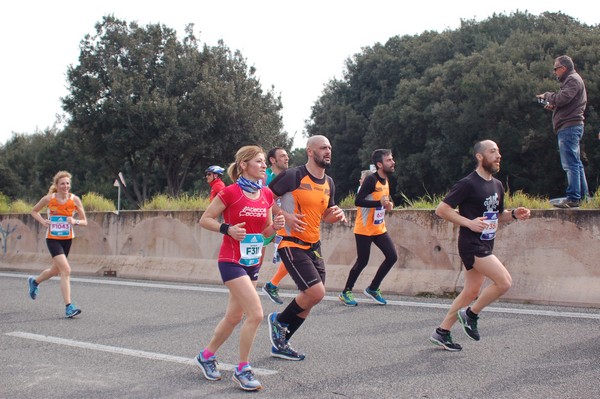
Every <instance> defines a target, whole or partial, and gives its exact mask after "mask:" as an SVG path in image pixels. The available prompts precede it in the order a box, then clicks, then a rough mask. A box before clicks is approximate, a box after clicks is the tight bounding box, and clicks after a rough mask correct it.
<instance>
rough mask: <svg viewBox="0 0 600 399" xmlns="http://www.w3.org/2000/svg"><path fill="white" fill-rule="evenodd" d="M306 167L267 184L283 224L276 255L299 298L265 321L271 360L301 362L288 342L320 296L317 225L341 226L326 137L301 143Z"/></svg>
mask: <svg viewBox="0 0 600 399" xmlns="http://www.w3.org/2000/svg"><path fill="white" fill-rule="evenodd" d="M306 154H307V157H308V162H307V163H306V165H302V166H299V167H296V168H291V169H288V170H286V171H284V172H281V173H280V174H278V175H277V177H276V178H275V179H274V180H273V181H272V182H271V183H270V184H269V188H270V189H271V190H272V191H273V193H274V194H275V196H276V197H281V209H282V211H283V213H284V216H285V217H286V225H285V227H284V228H283V229H281V230H280V231H279V232H278V234H279V235H280V236H282V240H281V242H280V243H279V246H278V248H277V252H278V253H279V256H280V257H281V260H282V262H283V263H284V265H285V267H286V269H287V271H288V273H289V274H290V276H291V277H292V279H293V280H294V282H295V283H296V285H297V286H298V289H299V290H300V293H299V294H298V295H297V296H296V298H294V300H293V301H292V302H291V303H290V304H289V305H288V306H287V307H286V308H285V310H284V311H283V312H281V313H276V312H274V313H271V314H270V315H269V317H268V320H269V330H270V338H271V343H272V344H273V347H272V348H271V355H272V356H274V357H280V358H283V359H288V360H302V359H304V357H305V355H304V354H300V353H298V352H296V351H295V350H294V349H292V347H291V346H290V345H289V343H288V341H289V339H290V338H291V337H292V335H293V334H294V333H295V332H296V331H297V330H298V328H300V326H301V325H302V323H304V320H306V318H307V317H308V314H309V313H310V310H311V309H312V308H313V307H314V306H315V305H316V304H318V303H319V302H321V300H322V299H323V297H324V296H325V263H324V262H323V258H322V256H321V242H320V239H321V230H320V227H321V221H324V222H327V223H335V222H339V221H343V222H345V221H346V217H345V216H344V211H343V210H342V209H340V208H339V207H338V206H337V205H335V202H334V196H335V186H334V184H333V180H332V179H331V177H329V176H327V175H326V174H325V169H326V168H327V167H329V166H330V165H331V144H330V143H329V140H328V139H327V138H326V137H325V136H312V137H310V138H309V139H308V141H307V143H306Z"/></svg>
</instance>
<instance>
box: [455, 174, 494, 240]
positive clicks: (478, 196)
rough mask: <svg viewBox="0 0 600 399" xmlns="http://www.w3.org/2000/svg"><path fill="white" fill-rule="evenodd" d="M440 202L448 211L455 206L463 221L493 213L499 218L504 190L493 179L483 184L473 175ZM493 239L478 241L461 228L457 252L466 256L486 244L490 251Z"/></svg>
mask: <svg viewBox="0 0 600 399" xmlns="http://www.w3.org/2000/svg"><path fill="white" fill-rule="evenodd" d="M443 201H444V202H445V203H446V204H448V205H449V206H451V207H452V208H456V207H457V206H458V213H459V214H460V215H461V216H464V217H466V218H467V219H471V220H472V219H475V218H477V217H481V216H484V212H497V215H498V216H499V215H500V214H502V212H504V187H503V186H502V183H501V182H500V180H498V179H496V178H492V180H485V179H483V178H482V177H481V176H479V174H477V172H475V171H473V172H472V173H470V174H469V175H467V176H466V177H464V178H462V179H461V180H459V181H458V182H457V183H456V184H455V185H454V186H453V187H452V189H451V190H450V192H449V193H448V194H447V195H446V196H445V197H444V199H443ZM493 236H495V234H492V237H486V238H484V239H482V233H476V232H474V231H471V230H470V229H469V228H467V227H462V226H461V227H460V231H459V233H458V248H459V250H461V251H466V252H469V251H474V250H476V249H477V248H479V247H481V245H482V244H487V245H488V246H489V247H490V249H491V248H492V247H493V245H494V240H493Z"/></svg>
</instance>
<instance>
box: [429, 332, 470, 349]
mask: <svg viewBox="0 0 600 399" xmlns="http://www.w3.org/2000/svg"><path fill="white" fill-rule="evenodd" d="M429 341H431V343H433V344H435V345H439V346H442V347H443V348H444V349H446V350H447V351H450V352H458V351H460V350H462V346H460V345H459V344H455V343H454V342H452V335H451V334H450V333H449V332H448V334H440V333H438V332H437V330H436V331H434V332H433V334H431V337H429Z"/></svg>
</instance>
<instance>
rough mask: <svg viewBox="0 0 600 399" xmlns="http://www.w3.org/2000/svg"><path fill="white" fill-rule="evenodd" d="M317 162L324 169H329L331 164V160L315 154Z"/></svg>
mask: <svg viewBox="0 0 600 399" xmlns="http://www.w3.org/2000/svg"><path fill="white" fill-rule="evenodd" d="M314 159H315V163H316V164H317V165H318V166H319V167H320V168H323V169H327V168H329V167H330V166H331V161H326V160H325V158H321V157H316V156H315V158H314Z"/></svg>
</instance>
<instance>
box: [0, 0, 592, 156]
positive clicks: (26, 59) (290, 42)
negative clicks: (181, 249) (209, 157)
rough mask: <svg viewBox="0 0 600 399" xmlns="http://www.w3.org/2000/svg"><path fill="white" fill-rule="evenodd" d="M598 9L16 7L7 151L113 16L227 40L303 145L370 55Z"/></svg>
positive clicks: (1, 77)
mask: <svg viewBox="0 0 600 399" xmlns="http://www.w3.org/2000/svg"><path fill="white" fill-rule="evenodd" d="M592 4H594V3H589V2H588V3H585V2H582V1H565V0H561V1H554V0H549V1H539V0H538V1H531V0H521V1H513V0H506V1H499V2H491V1H482V0H478V1H470V0H469V1H460V0H458V1H447V0H445V1H439V0H434V1H401V0H385V1H383V0H371V1H369V2H366V1H356V0H319V1H316V0H304V1H301V2H296V3H292V2H286V1H282V0H278V1H270V0H269V1H261V0H255V1H248V0H231V1H227V0H211V1H203V0H196V1H187V0H186V1H180V0H168V1H165V0H162V1H155V0H145V1H133V0H118V1H113V0H103V1H81V0H79V1H66V0H56V1H52V2H50V1H37V0H36V1H10V2H5V4H4V5H3V7H2V9H3V12H2V14H3V16H4V18H3V19H2V23H1V24H0V37H2V43H1V44H0V46H1V50H2V51H1V54H2V59H1V62H0V93H1V103H0V110H1V112H2V114H1V116H0V144H4V143H5V142H6V141H7V140H8V139H9V138H10V137H11V136H12V133H13V132H17V133H33V132H35V131H36V130H38V131H41V130H44V129H45V128H47V127H50V126H52V125H53V124H54V122H55V121H56V115H57V114H61V113H62V108H61V103H60V98H61V97H64V96H66V95H67V90H66V79H65V75H66V70H67V66H68V65H71V64H76V63H77V58H78V55H79V42H80V41H81V39H82V38H83V37H84V36H85V35H86V34H88V33H90V34H93V33H94V25H95V24H96V23H97V22H99V21H101V19H102V17H103V16H105V15H108V14H113V15H114V16H115V17H117V18H119V19H123V20H126V21H128V22H131V21H137V22H138V23H139V24H141V25H147V24H149V23H161V24H164V25H166V26H168V27H169V28H172V29H174V30H176V31H177V33H178V35H179V36H180V37H181V36H182V35H183V34H184V28H185V26H186V25H187V24H188V23H193V24H194V25H195V31H196V32H200V34H199V35H197V36H198V37H199V39H200V41H201V42H202V43H206V44H208V45H215V44H216V43H217V41H218V40H219V39H223V41H224V42H225V45H227V46H228V47H229V48H230V49H232V50H240V51H241V52H242V55H243V56H244V58H246V60H247V64H248V65H253V66H254V67H256V69H257V75H258V76H259V78H260V80H261V83H262V85H263V88H264V89H269V88H270V87H271V85H273V86H274V87H275V91H276V92H277V93H280V94H281V97H282V101H283V113H282V115H283V122H284V126H285V129H286V130H287V132H288V133H289V134H290V135H292V136H294V138H295V146H303V145H304V143H305V139H304V138H303V137H302V131H303V129H304V122H305V120H306V119H308V118H309V116H310V108H311V106H312V104H313V103H314V102H315V100H316V99H317V98H318V97H319V95H320V94H321V92H322V90H323V87H324V85H325V84H326V83H327V82H328V81H329V80H330V79H332V78H334V77H337V78H339V77H341V76H342V72H343V70H344V62H345V60H346V59H347V58H348V57H351V56H352V55H353V54H356V53H359V52H361V49H362V48H363V47H367V46H372V45H374V44H375V43H377V42H380V43H385V42H386V41H387V40H388V39H389V38H390V37H392V36H395V35H406V34H408V35H414V34H420V33H422V32H423V31H426V30H436V31H443V30H445V29H456V28H458V27H459V25H460V20H461V19H463V20H464V19H475V20H478V21H481V20H483V19H486V18H488V17H490V16H491V15H492V14H493V13H505V14H508V13H511V12H514V11H517V10H519V11H528V12H530V13H532V14H535V15H538V14H540V13H542V12H544V11H552V12H557V11H561V12H563V13H565V14H567V15H569V16H571V17H573V18H575V19H577V20H579V21H580V22H582V23H586V24H589V25H597V24H598V23H599V21H600V14H598V13H597V12H596V11H594V10H592V8H595V7H596V6H592ZM59 126H60V125H59Z"/></svg>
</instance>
